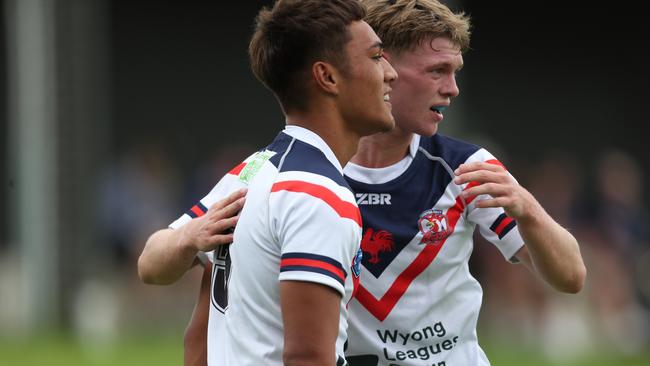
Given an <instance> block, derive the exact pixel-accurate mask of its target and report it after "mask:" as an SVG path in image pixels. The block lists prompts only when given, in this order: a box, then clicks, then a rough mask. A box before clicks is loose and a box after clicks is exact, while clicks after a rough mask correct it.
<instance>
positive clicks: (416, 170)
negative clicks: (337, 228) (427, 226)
mask: <svg viewBox="0 0 650 366" xmlns="http://www.w3.org/2000/svg"><path fill="white" fill-rule="evenodd" d="M420 147H422V148H423V149H424V150H426V151H427V152H429V153H430V154H431V155H433V156H437V157H440V158H442V159H443V160H444V161H445V162H446V163H447V164H448V165H449V166H450V167H451V169H452V170H454V169H456V168H457V167H458V166H459V165H460V164H462V163H464V162H465V161H467V159H468V158H469V157H470V156H471V155H473V154H474V153H475V152H477V151H478V150H479V149H480V148H479V147H478V146H476V145H472V144H468V143H464V142H462V141H459V140H455V139H452V138H448V137H445V136H441V135H439V134H436V135H434V136H433V137H424V136H423V137H421V138H420ZM346 179H347V181H348V183H349V184H350V186H351V187H352V190H353V191H354V192H355V193H357V194H363V193H374V194H378V195H381V194H384V193H390V195H391V203H390V205H359V209H360V210H361V217H363V239H362V242H361V249H362V250H363V251H364V255H363V259H362V263H363V266H364V267H365V269H367V270H368V271H369V272H370V273H372V274H373V275H374V276H375V277H377V278H378V277H379V276H380V275H381V274H382V273H383V272H384V270H385V269H386V268H387V267H388V265H389V264H390V263H391V262H392V261H393V260H394V259H395V258H396V257H397V255H398V254H399V253H400V252H401V251H402V249H404V248H405V247H406V245H407V244H408V243H409V242H410V241H411V240H412V239H413V237H414V236H415V235H416V234H417V233H418V231H419V228H418V219H419V216H420V214H422V213H423V212H424V211H426V210H429V209H431V208H432V207H434V206H435V205H436V203H437V202H438V200H440V197H441V196H442V195H443V194H444V192H445V190H446V188H447V186H448V185H449V184H450V183H451V180H452V176H451V175H450V174H449V172H447V170H446V169H445V167H444V166H443V164H442V163H440V162H439V161H436V160H433V161H432V160H429V159H428V158H427V157H426V156H425V155H424V154H423V153H422V152H421V151H418V153H417V154H416V155H415V158H414V159H413V161H412V162H411V165H410V166H409V167H408V168H407V169H406V171H405V172H404V173H403V174H401V175H400V176H399V177H397V178H395V179H393V180H392V181H389V182H386V183H383V184H366V183H362V182H358V181H355V180H353V179H351V178H349V177H346ZM389 234H390V235H389Z"/></svg>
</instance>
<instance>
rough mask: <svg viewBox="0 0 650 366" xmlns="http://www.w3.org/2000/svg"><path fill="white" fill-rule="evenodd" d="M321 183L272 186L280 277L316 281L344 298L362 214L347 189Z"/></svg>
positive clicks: (272, 215)
mask: <svg viewBox="0 0 650 366" xmlns="http://www.w3.org/2000/svg"><path fill="white" fill-rule="evenodd" d="M323 181H326V179H322V181H321V182H313V181H311V182H309V181H305V180H295V179H291V180H285V181H279V182H276V183H275V184H274V185H273V188H272V193H271V196H270V199H269V205H270V213H271V216H270V217H271V227H272V228H273V231H274V232H275V233H276V235H277V238H276V239H277V241H278V243H279V245H280V252H281V260H280V277H279V279H280V280H281V281H286V280H295V281H308V282H316V283H320V284H323V285H326V286H329V287H332V288H334V289H335V290H337V291H338V292H339V293H340V294H341V296H345V282H346V278H347V277H348V276H350V275H351V274H350V273H349V272H350V267H351V265H352V262H353V259H354V257H355V255H356V254H357V251H358V248H359V245H360V240H361V215H360V213H359V209H358V207H357V205H356V203H355V201H354V199H353V195H352V192H351V191H350V190H349V189H348V188H346V187H341V186H338V185H337V184H336V183H333V182H327V183H325V182H323ZM319 183H320V184H319ZM328 183H329V184H328Z"/></svg>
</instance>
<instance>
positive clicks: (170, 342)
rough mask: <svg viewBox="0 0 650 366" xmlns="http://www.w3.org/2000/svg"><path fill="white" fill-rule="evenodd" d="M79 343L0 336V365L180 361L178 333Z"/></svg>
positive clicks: (497, 355)
mask: <svg viewBox="0 0 650 366" xmlns="http://www.w3.org/2000/svg"><path fill="white" fill-rule="evenodd" d="M82 344H83V343H81V342H78V341H76V340H74V339H73V338H72V337H69V336H65V335H57V336H43V337H39V338H37V339H33V340H31V341H29V342H26V341H23V342H17V341H14V340H9V339H0V366H37V365H38V366H42V365H48V366H106V365H116V366H117V365H119V366H136V365H138V366H142V365H155V366H178V365H182V363H183V349H182V339H181V335H180V334H179V335H178V337H171V336H160V335H152V336H145V335H140V336H130V337H128V338H124V339H122V340H121V341H120V342H118V343H116V344H112V345H111V346H105V347H97V346H88V347H84V346H83V345H82ZM508 348H509V349H511V348H512V347H508ZM505 349H506V347H491V346H486V347H485V351H486V353H487V354H488V357H489V358H490V360H491V362H492V365H493V366H548V365H552V366H650V354H648V355H647V356H646V357H643V358H628V359H622V358H615V357H611V356H607V355H593V356H592V357H590V358H588V359H582V360H576V361H574V362H571V363H551V362H550V361H548V360H544V359H543V358H541V357H540V356H536V355H534V354H530V353H516V352H512V351H511V350H508V351H505ZM450 366H455V365H450ZM463 366H465V365H463Z"/></svg>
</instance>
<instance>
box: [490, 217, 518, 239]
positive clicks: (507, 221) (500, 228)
mask: <svg viewBox="0 0 650 366" xmlns="http://www.w3.org/2000/svg"><path fill="white" fill-rule="evenodd" d="M512 221H514V219H513V218H512V217H506V218H505V219H503V220H501V223H500V224H499V226H497V227H496V228H495V229H494V232H495V233H496V234H497V235H498V236H499V237H501V232H502V231H503V229H504V228H505V227H506V226H508V225H510V223H511V222H512Z"/></svg>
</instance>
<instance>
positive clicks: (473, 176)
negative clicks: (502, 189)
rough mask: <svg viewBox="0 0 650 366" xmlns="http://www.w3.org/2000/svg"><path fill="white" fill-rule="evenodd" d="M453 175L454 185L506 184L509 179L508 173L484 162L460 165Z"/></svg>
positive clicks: (497, 166) (500, 167) (499, 167)
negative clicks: (454, 175)
mask: <svg viewBox="0 0 650 366" xmlns="http://www.w3.org/2000/svg"><path fill="white" fill-rule="evenodd" d="M454 173H456V177H455V178H454V183H456V184H464V183H468V182H477V183H488V182H494V183H508V182H509V181H510V179H511V178H510V175H509V174H508V172H507V171H506V170H505V169H503V167H502V166H500V165H494V164H490V163H485V162H473V163H467V164H461V165H460V166H459V167H458V169H456V171H455V172H454Z"/></svg>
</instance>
